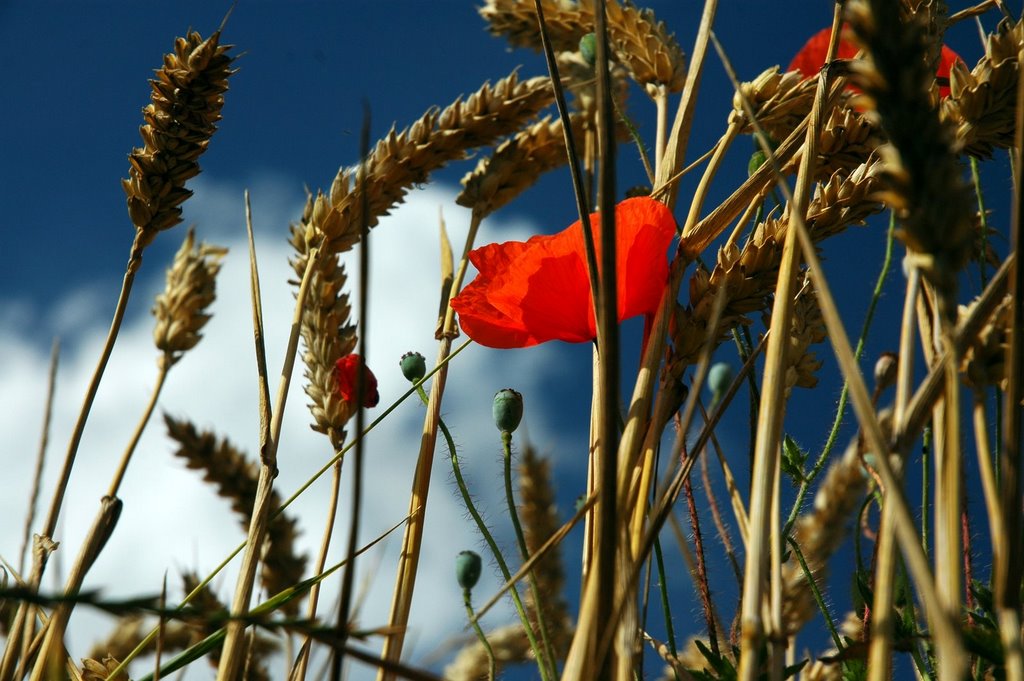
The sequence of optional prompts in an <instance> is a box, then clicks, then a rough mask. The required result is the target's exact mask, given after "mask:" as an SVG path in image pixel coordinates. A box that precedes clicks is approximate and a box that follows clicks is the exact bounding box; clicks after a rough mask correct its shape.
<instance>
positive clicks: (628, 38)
mask: <svg viewBox="0 0 1024 681" xmlns="http://www.w3.org/2000/svg"><path fill="white" fill-rule="evenodd" d="M541 8H542V10H543V12H544V23H545V25H546V26H547V30H548V35H549V37H550V39H551V45H552V48H553V49H554V50H555V51H576V50H578V49H579V42H580V38H582V37H583V36H584V35H586V34H587V33H591V32H593V30H594V12H593V9H591V7H590V5H589V4H587V3H580V4H576V3H566V2H561V1H559V0H542V2H541ZM606 8H607V9H606V13H607V18H608V42H609V43H610V45H611V48H612V50H614V52H615V58H616V59H617V60H618V61H619V62H620V63H622V64H623V65H624V66H625V67H626V68H627V69H628V70H629V73H630V76H631V77H632V78H633V80H635V81H636V82H637V83H639V84H640V85H642V86H644V88H645V89H646V90H647V91H648V93H649V94H653V91H655V90H656V89H659V88H664V89H666V90H668V91H669V92H679V91H681V90H682V89H683V85H684V84H685V83H686V69H685V62H686V59H685V56H684V54H683V51H682V49H681V48H680V47H679V43H677V42H676V39H675V36H674V35H673V34H671V33H669V32H668V29H667V28H666V27H665V24H664V23H663V22H660V21H658V20H657V19H656V18H655V17H654V13H653V12H652V11H651V10H649V9H637V8H636V7H635V6H633V4H632V3H629V2H622V3H619V2H617V1H616V0H608V2H607V4H606ZM480 16H482V17H483V18H484V19H485V20H486V21H487V23H488V28H489V30H490V32H491V33H492V34H494V35H503V36H505V37H506V38H507V39H508V41H509V43H510V44H511V45H513V46H515V47H528V48H532V49H534V50H540V49H541V40H540V28H539V25H538V23H537V13H536V8H535V3H534V2H533V0H487V1H486V3H485V4H484V6H483V7H481V8H480Z"/></svg>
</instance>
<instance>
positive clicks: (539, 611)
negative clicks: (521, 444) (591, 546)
mask: <svg viewBox="0 0 1024 681" xmlns="http://www.w3.org/2000/svg"><path fill="white" fill-rule="evenodd" d="M501 448H502V454H503V458H504V460H505V473H504V478H505V501H506V502H507V503H508V515H509V517H510V518H511V519H512V528H513V529H514V530H515V533H516V543H518V544H519V556H520V557H521V558H522V560H523V563H526V561H528V560H529V559H530V550H529V549H528V548H527V546H526V535H524V534H523V526H522V524H521V523H520V522H519V511H518V509H517V508H516V499H515V495H514V494H513V492H512V433H511V432H509V431H507V430H503V431H501ZM527 579H528V580H529V584H530V594H531V595H532V598H533V604H534V616H535V617H536V618H537V628H538V629H539V630H540V636H541V640H542V641H543V643H544V654H545V659H546V660H547V662H548V663H549V664H552V665H553V664H554V652H553V651H554V649H553V648H552V647H551V639H550V637H549V636H548V628H547V625H546V623H545V622H544V614H543V607H542V604H543V602H544V601H543V600H542V594H541V593H540V589H539V588H538V587H537V578H536V577H535V576H534V573H533V570H530V572H529V574H528V577H527ZM537 660H538V664H541V665H542V666H543V662H542V661H541V658H539V657H538V658H537ZM552 671H554V670H552Z"/></svg>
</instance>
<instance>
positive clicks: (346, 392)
mask: <svg viewBox="0 0 1024 681" xmlns="http://www.w3.org/2000/svg"><path fill="white" fill-rule="evenodd" d="M359 365H360V358H359V355H357V354H355V353H352V354H350V355H345V356H344V357H342V358H341V359H339V360H338V361H337V362H336V363H335V365H334V377H335V378H336V379H337V381H338V394H339V395H341V399H343V400H345V401H346V402H355V401H356V389H357V386H356V377H357V374H356V372H357V371H359ZM364 369H365V373H364V374H363V378H364V384H365V386H366V387H364V388H363V390H364V391H365V395H366V397H365V399H364V400H363V406H364V407H376V406H377V403H378V402H380V393H378V392H377V377H376V376H374V375H373V372H372V371H370V367H364Z"/></svg>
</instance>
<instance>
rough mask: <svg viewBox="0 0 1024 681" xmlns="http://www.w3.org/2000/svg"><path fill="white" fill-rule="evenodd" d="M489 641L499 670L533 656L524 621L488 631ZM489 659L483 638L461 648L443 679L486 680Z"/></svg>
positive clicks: (456, 680) (450, 680) (457, 680)
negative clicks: (522, 623)
mask: <svg viewBox="0 0 1024 681" xmlns="http://www.w3.org/2000/svg"><path fill="white" fill-rule="evenodd" d="M487 642H488V643H490V644H491V649H492V650H493V651H494V661H495V663H496V664H495V666H496V667H497V670H498V672H499V673H500V672H501V670H502V669H503V668H504V667H506V666H507V665H510V664H517V663H519V662H525V661H527V660H530V659H532V656H533V653H532V652H531V650H530V641H529V639H527V638H526V632H525V631H524V630H523V625H521V624H518V623H516V624H509V625H507V626H504V627H500V628H498V629H495V630H494V631H491V632H488V633H487ZM487 672H488V659H487V651H486V650H484V647H483V644H481V643H480V641H478V640H476V639H473V642H472V643H469V644H467V645H466V646H464V647H463V648H461V649H460V650H459V652H458V654H456V656H455V659H454V660H453V661H452V663H451V664H449V665H448V666H447V667H445V668H444V678H445V679H447V680H448V681H484V680H486V679H487Z"/></svg>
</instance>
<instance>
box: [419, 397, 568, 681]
mask: <svg viewBox="0 0 1024 681" xmlns="http://www.w3.org/2000/svg"><path fill="white" fill-rule="evenodd" d="M416 392H417V393H418V394H419V396H420V400H421V401H422V402H423V404H424V405H429V404H430V400H429V398H428V397H427V393H426V391H424V390H423V387H422V385H417V386H416ZM437 425H438V429H439V430H440V431H441V434H442V435H443V436H444V441H445V444H447V445H448V453H449V455H450V457H451V461H452V473H453V474H454V475H455V484H456V486H457V487H458V488H459V493H460V494H461V495H462V501H463V503H464V504H465V505H466V510H467V511H469V515H470V516H472V517H473V522H475V523H476V526H477V528H478V529H479V530H480V534H481V535H482V536H483V538H484V541H485V542H487V547H488V548H489V549H490V550H491V554H492V555H493V556H494V562H495V563H497V564H498V570H500V571H501V577H502V579H504V580H505V582H506V583H508V582H511V581H512V573H511V572H509V569H508V563H506V562H505V558H504V556H502V555H501V550H500V549H499V548H498V544H497V542H495V541H494V536H493V535H492V534H491V531H490V530H488V529H487V524H486V523H485V522H484V519H483V518H482V517H481V516H480V512H479V511H478V510H477V509H476V504H474V503H473V497H472V496H470V494H469V488H468V487H466V481H465V479H464V478H463V477H462V468H461V467H460V466H459V455H458V454H457V453H456V450H455V440H454V439H452V434H451V432H449V430H448V426H446V425H445V423H444V421H443V420H441V419H438V424H437ZM509 595H511V596H512V603H513V604H514V605H515V608H516V613H518V615H519V619H520V621H522V623H523V629H524V630H525V631H526V638H527V639H528V640H529V641H530V649H531V650H532V651H533V655H534V658H535V659H536V660H537V666H538V668H539V669H540V676H541V679H543V681H549V679H550V678H551V677H550V676H548V670H547V667H546V666H545V665H544V659H545V658H544V657H542V656H541V655H540V648H539V647H538V645H537V637H536V635H534V633H533V627H532V626H530V619H529V617H527V615H526V608H525V607H523V601H522V599H521V598H520V597H519V590H518V589H516V587H515V585H514V584H513V585H512V586H511V587H510V588H509ZM470 621H472V622H475V621H476V620H475V618H473V616H472V615H471V616H470Z"/></svg>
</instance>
